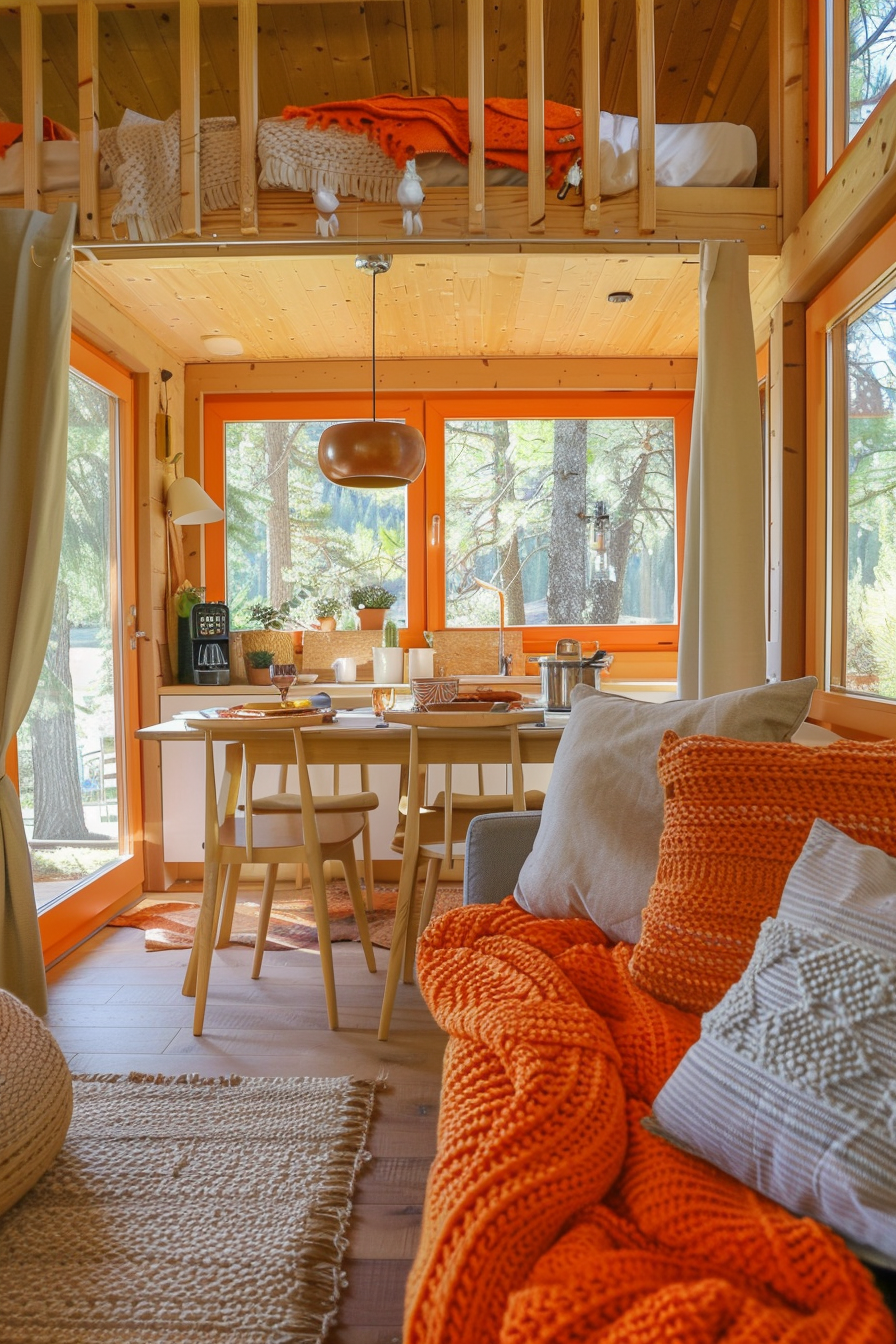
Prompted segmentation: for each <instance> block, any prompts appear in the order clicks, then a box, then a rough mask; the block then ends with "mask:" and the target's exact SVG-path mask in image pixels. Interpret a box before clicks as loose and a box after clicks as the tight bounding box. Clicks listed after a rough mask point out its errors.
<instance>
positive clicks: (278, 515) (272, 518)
mask: <svg viewBox="0 0 896 1344" xmlns="http://www.w3.org/2000/svg"><path fill="white" fill-rule="evenodd" d="M294 440H295V431H294V430H291V428H290V425H289V423H288V422H287V421H282V420H268V421H266V422H265V427H264V451H265V455H266V457H267V475H268V486H269V489H270V492H271V502H270V505H269V506H268V602H269V603H270V604H271V606H272V607H281V606H282V605H283V603H284V602H288V601H289V599H290V597H291V596H292V584H291V583H290V582H289V581H288V580H287V579H285V578H284V574H285V573H286V572H287V571H288V570H289V569H290V567H291V565H292V541H291V537H290V529H289V450H290V448H291V447H292V445H293V442H294Z"/></svg>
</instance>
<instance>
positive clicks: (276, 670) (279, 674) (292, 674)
mask: <svg viewBox="0 0 896 1344" xmlns="http://www.w3.org/2000/svg"><path fill="white" fill-rule="evenodd" d="M295 679H296V665H295V663H271V681H272V683H273V684H274V685H275V686H276V687H277V690H278V691H279V692H280V704H281V705H285V704H286V697H287V696H288V695H289V688H290V686H292V684H293V682H294V681H295Z"/></svg>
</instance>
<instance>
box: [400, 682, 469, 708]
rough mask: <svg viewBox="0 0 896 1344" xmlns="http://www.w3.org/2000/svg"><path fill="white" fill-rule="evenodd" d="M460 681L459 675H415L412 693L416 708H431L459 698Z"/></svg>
mask: <svg viewBox="0 0 896 1344" xmlns="http://www.w3.org/2000/svg"><path fill="white" fill-rule="evenodd" d="M459 689H460V682H459V680H458V679H457V677H415V678H414V680H413V681H412V682H411V693H412V694H413V697H414V708H415V709H430V708H433V709H434V708H435V707H436V705H447V704H449V703H450V702H451V701H452V700H456V699H457V693H458V691H459Z"/></svg>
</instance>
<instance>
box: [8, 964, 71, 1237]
mask: <svg viewBox="0 0 896 1344" xmlns="http://www.w3.org/2000/svg"><path fill="white" fill-rule="evenodd" d="M71 1118H72V1076H71V1074H70V1073H69V1071H68V1065H67V1064H66V1062H65V1056H64V1055H63V1053H62V1051H61V1050H60V1049H59V1046H58V1045H57V1044H56V1042H55V1040H54V1039H53V1037H52V1035H51V1034H50V1032H49V1031H48V1030H47V1028H46V1027H45V1026H44V1024H43V1022H41V1020H40V1018H39V1017H35V1015H34V1013H32V1011H31V1009H30V1008H26V1007H25V1005H24V1003H20V1002H19V1000H18V999H17V998H15V997H14V996H13V995H12V994H7V992H6V991H5V990H2V989H0V1214H2V1213H5V1212H6V1210H7V1209H8V1208H10V1206H11V1205H13V1204H15V1202H16V1200H17V1199H21V1198H22V1195H24V1194H25V1192H26V1190H30V1189H31V1187H32V1185H34V1183H35V1181H37V1180H39V1178H40V1177H41V1176H42V1175H43V1174H44V1172H45V1171H46V1170H47V1167H49V1165H50V1163H51V1162H52V1161H53V1158H54V1157H55V1156H56V1154H57V1153H58V1152H59V1149H60V1148H61V1147H62V1145H63V1143H64V1142H65V1136H66V1134H67V1132H68V1126H69V1121H70V1120H71Z"/></svg>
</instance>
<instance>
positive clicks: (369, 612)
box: [356, 607, 389, 630]
mask: <svg viewBox="0 0 896 1344" xmlns="http://www.w3.org/2000/svg"><path fill="white" fill-rule="evenodd" d="M388 610H389V608H388V607H362V608H361V610H360V611H359V612H357V613H356V614H357V617H358V623H359V625H360V626H361V629H362V630H382V628H383V625H384V624H385V621H386V613H387V612H388Z"/></svg>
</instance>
